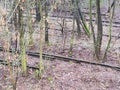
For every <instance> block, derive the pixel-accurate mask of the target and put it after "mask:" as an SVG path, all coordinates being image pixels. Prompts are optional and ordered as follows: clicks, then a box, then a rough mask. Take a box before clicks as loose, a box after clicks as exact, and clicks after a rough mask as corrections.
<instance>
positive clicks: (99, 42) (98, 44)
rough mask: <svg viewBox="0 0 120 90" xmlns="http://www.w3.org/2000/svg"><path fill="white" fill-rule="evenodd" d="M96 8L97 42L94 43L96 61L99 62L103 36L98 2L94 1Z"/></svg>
mask: <svg viewBox="0 0 120 90" xmlns="http://www.w3.org/2000/svg"><path fill="white" fill-rule="evenodd" d="M96 6H97V41H96V49H95V54H96V58H97V59H98V60H100V54H101V45H102V34H103V27H102V19H101V10H100V0H96Z"/></svg>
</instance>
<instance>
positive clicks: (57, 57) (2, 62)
mask: <svg viewBox="0 0 120 90" xmlns="http://www.w3.org/2000/svg"><path fill="white" fill-rule="evenodd" d="M0 51H3V48H2V47H0ZM9 52H12V50H11V49H10V50H9ZM18 53H19V52H18ZM26 54H27V55H29V56H33V57H36V58H39V55H40V54H39V53H38V52H26ZM46 57H48V58H50V59H49V60H62V61H66V62H70V61H72V62H74V63H84V64H89V65H96V66H101V67H106V68H111V69H115V70H117V71H120V67H118V66H112V65H109V64H104V63H96V62H89V61H85V60H81V59H77V58H72V57H65V56H61V55H54V54H48V53H43V58H46ZM0 63H1V64H4V65H8V63H7V62H5V60H0ZM10 65H11V66H17V65H14V64H13V62H10ZM19 65H21V63H20V64H19ZM27 67H28V68H31V69H39V68H38V67H34V66H30V65H27Z"/></svg>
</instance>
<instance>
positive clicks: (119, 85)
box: [0, 12, 120, 90]
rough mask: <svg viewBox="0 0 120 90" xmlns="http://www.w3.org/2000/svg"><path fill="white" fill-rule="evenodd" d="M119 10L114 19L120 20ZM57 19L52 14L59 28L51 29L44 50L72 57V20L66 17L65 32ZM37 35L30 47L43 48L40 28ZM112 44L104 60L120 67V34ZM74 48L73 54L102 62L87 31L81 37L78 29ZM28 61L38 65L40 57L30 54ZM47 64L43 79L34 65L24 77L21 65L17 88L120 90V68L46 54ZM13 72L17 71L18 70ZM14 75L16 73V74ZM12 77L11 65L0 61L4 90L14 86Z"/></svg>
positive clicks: (114, 32) (114, 30)
mask: <svg viewBox="0 0 120 90" xmlns="http://www.w3.org/2000/svg"><path fill="white" fill-rule="evenodd" d="M117 13H118V14H116V18H115V19H114V21H120V17H118V16H120V15H119V14H120V13H119V12H117ZM53 20H54V21H53ZM56 20H58V21H57V22H59V21H60V20H59V19H56V18H54V17H52V18H51V17H50V21H51V26H52V28H53V29H56V28H57V29H56V30H49V35H50V36H49V40H50V41H49V42H50V43H49V45H48V46H47V45H45V44H43V52H44V53H49V54H55V55H63V56H66V57H69V56H70V54H69V49H70V40H71V32H72V31H71V30H72V20H66V22H67V25H66V28H65V30H66V31H64V33H63V35H62V34H61V32H60V31H59V30H60V26H59V25H58V23H56V22H55V21H56ZM52 21H53V22H52ZM60 22H61V21H60ZM108 26H109V25H108ZM108 26H104V27H103V28H104V34H108ZM118 33H120V26H119V27H113V28H112V35H115V36H117V35H118ZM33 37H34V44H35V45H34V47H28V48H27V51H33V52H39V42H38V41H39V30H36V31H35V32H34V34H33ZM1 38H2V37H1ZM43 40H44V37H43ZM64 40H65V44H64ZM107 40H108V37H106V36H104V37H103V46H102V53H103V54H104V50H105V48H106V45H107ZM26 41H27V39H26ZM1 42H2V40H1ZM112 45H113V47H111V49H110V51H109V52H108V55H107V59H106V62H104V63H105V64H109V65H113V66H119V67H120V56H119V55H120V38H119V39H117V38H115V37H113V38H112ZM72 51H73V52H72V55H71V57H73V58H77V59H81V60H85V61H91V62H97V63H102V62H101V61H96V59H95V58H94V49H93V42H92V38H88V37H87V36H86V35H85V34H84V32H82V35H81V37H80V38H77V34H76V33H75V35H74V45H73V49H72ZM0 58H3V53H2V52H0ZM27 64H28V65H31V66H38V64H39V58H36V57H32V56H27ZM43 65H44V70H43V73H42V79H37V78H36V76H35V70H32V69H28V76H27V77H23V76H22V74H21V69H20V67H18V76H17V77H18V78H17V84H16V90H120V71H117V70H115V69H111V68H106V67H102V66H94V65H90V64H84V63H74V62H72V61H70V62H65V61H62V60H59V59H54V60H51V58H45V59H44V60H43ZM14 69H15V68H13V70H14ZM13 73H14V74H15V72H13ZM13 77H16V74H15V75H13ZM11 81H12V80H11V76H10V73H9V67H7V66H4V65H1V64H0V90H12V84H11Z"/></svg>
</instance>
